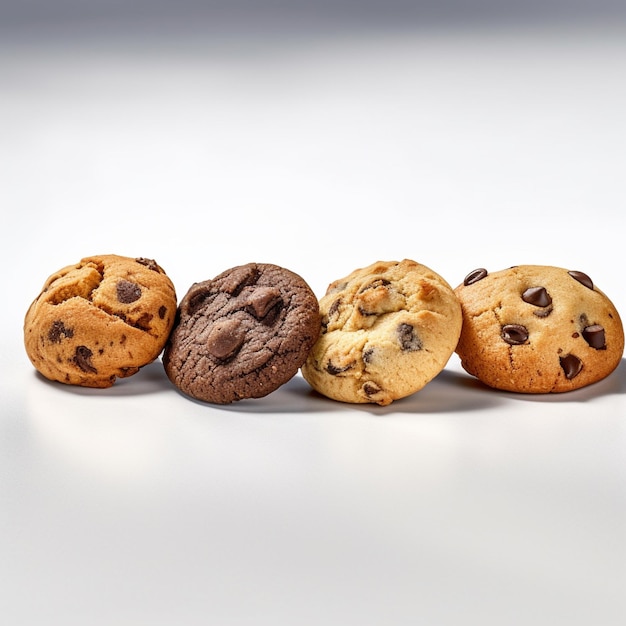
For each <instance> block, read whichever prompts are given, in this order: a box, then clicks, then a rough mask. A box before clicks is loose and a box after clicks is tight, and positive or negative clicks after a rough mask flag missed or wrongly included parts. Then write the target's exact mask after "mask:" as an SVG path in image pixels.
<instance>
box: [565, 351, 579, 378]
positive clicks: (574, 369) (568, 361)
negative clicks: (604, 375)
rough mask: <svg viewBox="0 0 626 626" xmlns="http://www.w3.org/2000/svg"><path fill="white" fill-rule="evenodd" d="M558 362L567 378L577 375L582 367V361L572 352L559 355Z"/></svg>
mask: <svg viewBox="0 0 626 626" xmlns="http://www.w3.org/2000/svg"><path fill="white" fill-rule="evenodd" d="M559 362H560V363H561V367H562V368H563V372H564V373H565V378H567V380H572V378H575V377H576V376H578V374H580V370H582V368H583V362H582V361H581V360H580V359H579V358H578V357H577V356H575V355H574V354H566V355H565V356H561V357H559Z"/></svg>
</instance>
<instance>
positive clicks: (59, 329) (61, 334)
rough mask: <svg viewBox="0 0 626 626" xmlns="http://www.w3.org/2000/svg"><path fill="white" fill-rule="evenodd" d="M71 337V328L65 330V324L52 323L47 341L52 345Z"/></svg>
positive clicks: (59, 322) (58, 321)
mask: <svg viewBox="0 0 626 626" xmlns="http://www.w3.org/2000/svg"><path fill="white" fill-rule="evenodd" d="M73 336H74V331H73V330H72V329H71V328H66V327H65V324H64V323H63V322H62V321H60V320H57V321H55V322H52V325H51V326H50V330H49V331H48V339H49V340H50V341H51V342H52V343H61V340H62V339H71V338H72V337H73Z"/></svg>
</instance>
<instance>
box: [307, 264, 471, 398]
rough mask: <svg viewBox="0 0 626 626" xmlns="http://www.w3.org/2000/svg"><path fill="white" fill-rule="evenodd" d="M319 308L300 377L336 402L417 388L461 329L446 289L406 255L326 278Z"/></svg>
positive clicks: (430, 376)
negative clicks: (317, 327)
mask: <svg viewBox="0 0 626 626" xmlns="http://www.w3.org/2000/svg"><path fill="white" fill-rule="evenodd" d="M320 312H321V314H322V334H321V335H320V338H319V339H318V341H317V343H316V344H315V346H314V347H313V349H312V350H311V353H310V354H309V357H308V358H307V360H306V363H305V364H304V366H303V367H302V374H303V376H304V378H305V379H306V380H307V381H308V382H309V384H310V385H311V386H312V387H313V388H314V389H315V390H316V391H318V392H319V393H321V394H323V395H325V396H327V397H329V398H332V399H334V400H340V401H342V402H352V403H368V402H369V403H375V404H379V405H383V406H384V405H388V404H390V403H391V402H392V401H393V400H397V399H399V398H403V397H405V396H408V395H410V394H412V393H414V392H416V391H418V390H420V389H422V388H423V387H424V386H425V385H426V384H427V383H428V382H430V381H431V380H432V379H433V378H434V377H435V376H436V375H437V374H438V373H439V372H440V371H441V370H442V369H443V368H444V366H445V365H446V363H447V361H448V359H449V358H450V356H451V355H452V354H453V352H454V348H455V347H456V344H457V340H458V338H459V333H460V332H461V308H460V305H459V302H458V300H457V298H456V296H455V295H454V292H453V290H452V287H450V285H449V284H448V283H447V282H446V281H445V280H444V279H443V278H442V277H441V276H439V275H438V274H436V273H435V272H433V271H432V270H431V269H429V268H428V267H426V266H424V265H421V264H419V263H416V262H415V261H411V260H408V259H405V260H404V261H401V262H395V261H389V262H386V261H379V262H377V263H374V264H372V265H370V266H369V267H365V268H362V269H358V270H355V271H354V272H352V273H351V274H350V275H348V276H346V277H345V278H342V279H340V280H336V281H335V282H333V283H331V284H330V286H329V287H328V290H327V292H326V295H325V296H324V297H323V298H322V299H321V300H320Z"/></svg>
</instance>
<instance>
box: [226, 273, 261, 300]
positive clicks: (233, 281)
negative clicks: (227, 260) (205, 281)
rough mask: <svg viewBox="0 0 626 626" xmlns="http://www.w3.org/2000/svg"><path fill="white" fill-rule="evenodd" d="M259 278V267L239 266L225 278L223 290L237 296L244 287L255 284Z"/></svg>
mask: <svg viewBox="0 0 626 626" xmlns="http://www.w3.org/2000/svg"><path fill="white" fill-rule="evenodd" d="M258 279H259V270H258V269H257V268H255V267H251V266H249V265H246V266H241V267H237V268H235V269H233V271H232V272H231V273H230V275H229V276H228V277H226V278H225V279H224V281H223V282H222V286H221V291H225V292H226V293H229V294H230V295H231V296H233V297H236V296H238V295H239V294H240V293H241V292H242V291H243V288H244V287H249V286H251V285H254V284H255V283H256V282H257V281H258Z"/></svg>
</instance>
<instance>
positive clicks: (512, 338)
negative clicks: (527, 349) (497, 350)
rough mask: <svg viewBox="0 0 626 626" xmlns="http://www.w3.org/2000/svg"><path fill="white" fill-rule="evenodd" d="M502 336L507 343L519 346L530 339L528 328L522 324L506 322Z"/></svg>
mask: <svg viewBox="0 0 626 626" xmlns="http://www.w3.org/2000/svg"><path fill="white" fill-rule="evenodd" d="M500 336H501V337H502V339H503V340H504V341H506V343H508V344H510V345H512V346H518V345H521V344H523V343H526V342H527V341H528V329H527V328H526V327H525V326H522V325H521V324H506V325H505V326H503V327H502V333H501V334H500Z"/></svg>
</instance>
